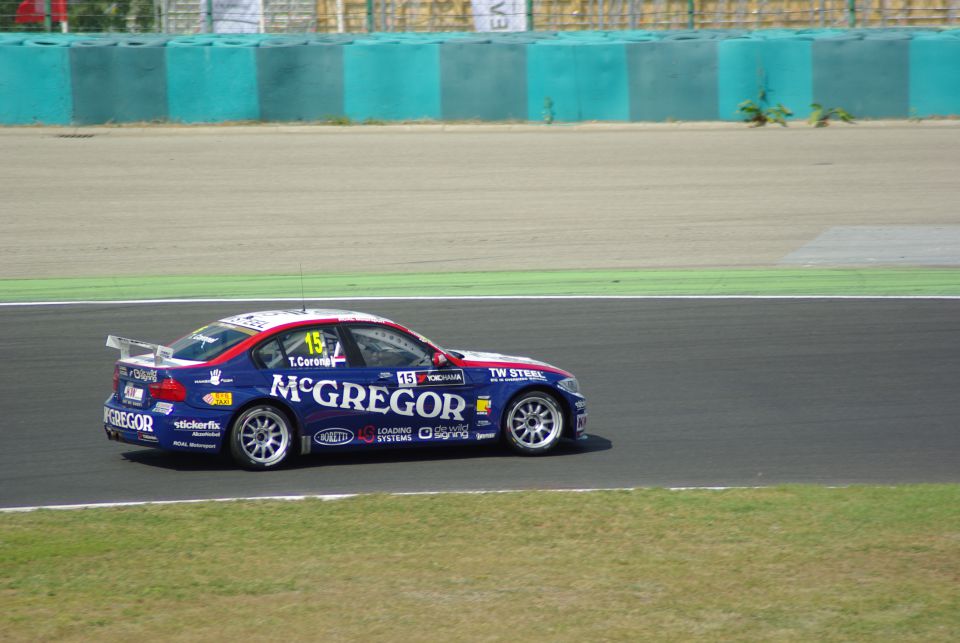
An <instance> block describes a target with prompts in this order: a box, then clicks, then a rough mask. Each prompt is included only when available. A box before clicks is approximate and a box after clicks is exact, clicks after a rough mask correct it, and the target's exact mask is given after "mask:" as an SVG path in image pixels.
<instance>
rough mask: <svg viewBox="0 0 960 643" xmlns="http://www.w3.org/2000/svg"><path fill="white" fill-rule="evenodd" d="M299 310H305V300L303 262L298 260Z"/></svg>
mask: <svg viewBox="0 0 960 643" xmlns="http://www.w3.org/2000/svg"><path fill="white" fill-rule="evenodd" d="M300 310H301V311H302V312H307V300H306V298H305V297H304V294H303V262H302V261H301V262H300Z"/></svg>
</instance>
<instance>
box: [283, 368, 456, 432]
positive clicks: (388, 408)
mask: <svg viewBox="0 0 960 643" xmlns="http://www.w3.org/2000/svg"><path fill="white" fill-rule="evenodd" d="M284 380H286V381H284ZM301 393H303V394H307V393H310V394H311V395H312V396H313V400H314V402H316V403H317V404H319V405H320V406H325V407H327V408H332V409H335V408H340V409H353V410H355V411H367V412H368V413H382V414H384V415H385V414H387V413H396V414H397V415H405V416H407V417H413V416H417V417H422V418H436V417H439V418H440V419H442V420H457V421H459V422H462V421H463V411H464V409H466V408H467V401H466V400H465V399H463V398H462V397H460V396H459V395H454V394H453V393H443V394H442V395H441V394H440V393H434V392H433V391H423V392H420V393H415V392H414V391H413V390H411V389H409V388H398V389H395V390H394V391H390V390H389V389H387V388H386V387H385V386H360V385H359V384H354V383H353V382H343V389H342V391H341V388H340V382H337V381H334V380H320V381H319V382H317V383H314V381H313V379H312V378H309V377H297V376H296V375H287V376H283V375H274V376H273V385H272V386H271V387H270V395H272V396H273V397H282V398H283V399H285V400H290V401H291V402H300V401H301V398H300V394H301Z"/></svg>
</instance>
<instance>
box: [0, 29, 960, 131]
mask: <svg viewBox="0 0 960 643" xmlns="http://www.w3.org/2000/svg"><path fill="white" fill-rule="evenodd" d="M761 90H762V92H761ZM761 93H762V94H763V97H764V99H765V105H766V106H773V105H776V104H777V103H782V104H783V105H785V106H786V107H787V108H789V109H790V110H792V111H793V112H794V116H795V117H796V118H804V117H806V116H807V115H808V114H809V113H810V111H811V107H810V106H811V104H812V103H814V102H819V103H821V104H823V105H824V106H825V107H839V108H843V109H845V110H846V111H848V112H850V113H852V114H853V115H854V116H855V117H856V118H861V119H863V118H891V117H893V118H906V117H908V116H918V117H925V116H931V115H940V116H947V115H960V30H958V29H952V30H933V29H926V30H920V29H890V30H879V29H878V30H850V31H846V30H840V29H814V30H799V31H792V30H786V29H777V30H766V31H754V32H745V31H685V32H650V31H619V32H615V31H609V32H608V31H601V32H570V33H567V32H563V33H549V32H529V33H528V32H524V33H513V34H465V33H451V34H363V35H359V36H358V35H350V34H333V35H320V36H318V35H310V34H302V35H295V36H263V35H252V36H233V35H230V36H212V35H207V36H189V37H177V38H172V39H171V38H168V37H162V36H149V35H147V36H137V37H133V36H108V35H102V34H101V35H96V34H94V35H85V36H82V37H78V36H73V35H62V34H49V35H46V36H43V37H29V36H24V35H22V34H0V124H13V125H18V124H32V123H48V124H69V123H77V124H94V123H107V122H136V121H164V120H170V121H177V122H187V123H200V122H224V121H252V120H266V121H317V120H327V119H342V118H349V119H351V120H354V121H361V122H362V121H367V120H376V121H403V120H441V119H444V120H487V121H503V120H530V121H533V122H544V121H558V122H564V121H566V122H578V121H664V120H685V121H691V120H707V121H711V120H739V119H740V118H741V117H740V115H739V114H738V113H737V108H738V106H739V104H740V103H741V102H743V101H746V100H753V101H755V102H762V101H761ZM545 103H546V104H545Z"/></svg>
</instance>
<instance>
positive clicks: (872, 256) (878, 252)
mask: <svg viewBox="0 0 960 643" xmlns="http://www.w3.org/2000/svg"><path fill="white" fill-rule="evenodd" d="M780 263H781V264H784V265H797V264H799V265H805V266H863V265H909V266H958V265H960V225H940V226H923V225H904V226H834V227H832V228H830V229H829V230H827V231H826V232H824V233H822V234H821V235H820V236H818V237H817V238H816V239H814V240H813V241H811V242H810V243H808V244H806V245H805V246H803V247H802V248H800V249H799V250H796V251H795V252H791V253H790V254H788V255H787V256H786V257H784V258H783V259H782V260H781V261H780Z"/></svg>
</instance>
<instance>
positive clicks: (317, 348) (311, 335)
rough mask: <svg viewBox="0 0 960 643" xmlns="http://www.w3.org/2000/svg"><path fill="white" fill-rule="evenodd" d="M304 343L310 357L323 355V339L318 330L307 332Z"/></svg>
mask: <svg viewBox="0 0 960 643" xmlns="http://www.w3.org/2000/svg"><path fill="white" fill-rule="evenodd" d="M306 342H307V350H309V351H310V354H311V355H323V337H322V336H321V335H320V331H319V330H314V331H308V332H307V338H306Z"/></svg>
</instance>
